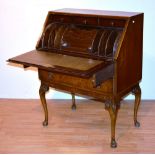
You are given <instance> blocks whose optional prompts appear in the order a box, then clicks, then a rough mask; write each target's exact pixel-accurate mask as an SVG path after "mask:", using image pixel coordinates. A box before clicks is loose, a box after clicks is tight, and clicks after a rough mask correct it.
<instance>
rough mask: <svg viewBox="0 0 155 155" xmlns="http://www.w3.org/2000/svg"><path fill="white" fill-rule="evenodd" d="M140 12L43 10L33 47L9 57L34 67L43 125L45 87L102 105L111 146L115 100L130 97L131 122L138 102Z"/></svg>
mask: <svg viewBox="0 0 155 155" xmlns="http://www.w3.org/2000/svg"><path fill="white" fill-rule="evenodd" d="M142 48H143V13H132V12H130V13H129V12H115V11H101V10H99V11H97V10H80V9H61V10H57V11H49V13H48V15H47V18H46V21H45V24H44V28H43V32H42V35H41V37H40V38H39V40H38V43H37V46H36V50H34V51H31V52H29V53H26V54H23V55H20V56H17V57H14V58H11V59H9V62H14V63H20V64H23V65H24V67H25V66H26V67H27V66H35V67H37V68H38V74H39V79H40V80H41V87H40V91H39V92H40V98H41V101H42V105H43V108H44V112H45V120H44V123H43V125H47V124H48V110H47V105H46V100H45V92H46V91H47V90H48V87H52V88H55V89H58V90H60V91H65V92H68V93H70V94H72V102H73V103H72V109H76V105H75V96H74V95H82V96H86V97H91V98H93V99H95V100H99V101H102V102H104V103H105V108H106V109H107V111H108V112H109V115H110V119H111V147H113V148H115V147H117V143H116V139H115V128H116V119H117V113H118V109H119V108H120V102H121V100H122V99H123V98H124V97H125V96H126V95H128V94H130V93H133V94H134V95H135V108H134V124H135V126H136V127H139V126H140V123H139V122H138V121H137V112H138V107H139V105H140V100H141V89H140V86H139V83H140V81H141V79H142Z"/></svg>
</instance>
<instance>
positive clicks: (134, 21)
mask: <svg viewBox="0 0 155 155" xmlns="http://www.w3.org/2000/svg"><path fill="white" fill-rule="evenodd" d="M142 50H143V14H140V15H137V16H135V17H132V18H130V19H129V21H128V25H127V27H126V32H125V36H124V38H123V41H122V44H121V47H120V51H119V54H118V56H117V58H116V70H115V71H116V72H115V76H116V81H115V87H116V89H115V93H116V94H124V92H126V93H127V91H129V90H130V88H132V87H133V86H134V85H136V84H137V83H138V82H139V81H140V80H141V79H142Z"/></svg>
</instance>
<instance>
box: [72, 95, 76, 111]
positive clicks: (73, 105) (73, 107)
mask: <svg viewBox="0 0 155 155" xmlns="http://www.w3.org/2000/svg"><path fill="white" fill-rule="evenodd" d="M72 110H76V104H75V95H74V94H73V93H72Z"/></svg>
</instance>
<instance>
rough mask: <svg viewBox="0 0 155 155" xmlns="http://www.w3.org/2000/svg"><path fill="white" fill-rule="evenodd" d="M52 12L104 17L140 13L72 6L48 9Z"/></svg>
mask: <svg viewBox="0 0 155 155" xmlns="http://www.w3.org/2000/svg"><path fill="white" fill-rule="evenodd" d="M49 13H53V14H55V13H56V14H69V15H73V16H74V15H75V14H76V15H84V16H104V17H113V18H118V17H121V18H129V17H132V16H136V15H138V14H142V13H139V12H125V11H107V10H89V9H73V8H64V9H59V10H54V11H49Z"/></svg>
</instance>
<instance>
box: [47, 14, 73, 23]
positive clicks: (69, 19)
mask: <svg viewBox="0 0 155 155" xmlns="http://www.w3.org/2000/svg"><path fill="white" fill-rule="evenodd" d="M72 19H73V18H72V16H65V15H52V16H51V19H50V20H51V21H52V22H62V23H72Z"/></svg>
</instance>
